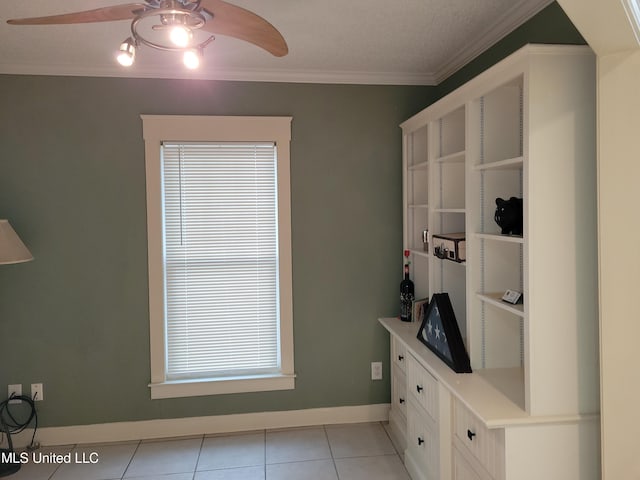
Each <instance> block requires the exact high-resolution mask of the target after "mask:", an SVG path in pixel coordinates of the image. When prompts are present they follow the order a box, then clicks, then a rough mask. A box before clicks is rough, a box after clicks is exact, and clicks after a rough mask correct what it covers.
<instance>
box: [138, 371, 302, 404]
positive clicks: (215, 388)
mask: <svg viewBox="0 0 640 480" xmlns="http://www.w3.org/2000/svg"><path fill="white" fill-rule="evenodd" d="M149 388H150V389H151V399H153V400H156V399H161V398H179V397H198V396H204V395H222V394H227V393H246V392H267V391H273V390H293V389H294V388H295V375H294V374H289V375H287V374H269V375H254V376H253V375H252V376H243V377H230V378H208V379H198V380H175V381H167V382H162V383H151V384H149Z"/></svg>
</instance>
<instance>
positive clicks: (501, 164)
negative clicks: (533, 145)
mask: <svg viewBox="0 0 640 480" xmlns="http://www.w3.org/2000/svg"><path fill="white" fill-rule="evenodd" d="M523 165H524V157H523V156H519V157H515V158H507V159H506V160H498V161H495V162H489V163H484V164H480V165H475V166H474V167H473V168H474V169H475V170H478V171H487V170H520V169H521V168H522V167H523Z"/></svg>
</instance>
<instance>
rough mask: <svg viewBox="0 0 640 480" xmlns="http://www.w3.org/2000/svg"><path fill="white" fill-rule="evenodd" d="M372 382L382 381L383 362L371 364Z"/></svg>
mask: <svg viewBox="0 0 640 480" xmlns="http://www.w3.org/2000/svg"><path fill="white" fill-rule="evenodd" d="M371 380H382V362H371Z"/></svg>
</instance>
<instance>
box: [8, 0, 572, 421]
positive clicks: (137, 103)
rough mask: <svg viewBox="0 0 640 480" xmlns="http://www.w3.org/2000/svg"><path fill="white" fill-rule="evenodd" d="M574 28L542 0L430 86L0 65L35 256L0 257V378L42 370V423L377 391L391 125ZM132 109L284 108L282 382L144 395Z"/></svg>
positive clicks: (391, 200)
mask: <svg viewBox="0 0 640 480" xmlns="http://www.w3.org/2000/svg"><path fill="white" fill-rule="evenodd" d="M576 35H577V32H575V29H574V28H573V26H572V25H571V23H570V22H569V20H568V19H567V17H566V16H565V15H564V13H563V12H562V11H561V10H560V9H559V7H558V6H557V4H555V3H554V4H552V5H551V6H550V7H548V8H547V9H545V10H544V11H543V12H541V13H540V14H539V15H538V16H536V17H535V18H533V19H532V20H530V21H529V22H528V23H527V24H525V25H524V26H523V27H521V28H520V29H518V30H517V31H515V32H514V33H513V34H511V35H509V36H508V37H506V38H505V39H504V40H503V41H502V42H500V43H499V44H497V45H496V46H495V47H493V48H492V49H490V50H489V51H487V53H485V54H483V55H481V56H480V57H479V58H478V59H477V60H475V61H473V62H471V63H470V64H469V66H468V67H465V68H463V69H462V70H461V71H460V72H459V73H456V74H455V75H453V76H452V77H451V79H448V80H447V81H445V82H443V83H442V84H441V85H440V86H439V87H437V88H436V87H393V86H353V85H310V84H298V85H294V84H278V83H273V84H268V83H242V82H207V81H171V80H140V79H104V78H77V77H39V76H10V75H5V76H0V92H2V98H3V102H2V108H1V109H0V144H1V145H2V153H1V154H0V218H8V219H10V221H11V223H12V225H13V226H14V228H15V229H16V230H17V231H18V233H19V234H20V235H21V237H22V238H23V240H24V241H25V243H27V245H28V246H29V247H30V249H31V251H32V252H33V254H34V255H35V257H36V260H35V261H34V262H31V263H27V264H19V265H5V266H0V339H1V342H2V343H1V345H2V348H0V364H1V365H2V368H1V369H0V388H6V387H4V385H7V384H10V383H22V384H23V388H25V389H26V391H27V392H28V388H29V385H30V384H31V383H35V382H42V383H44V390H45V392H44V393H45V400H44V401H43V402H41V403H39V404H38V407H39V414H40V424H41V425H42V426H62V425H80V424H91V423H103V422H116V421H131V420H146V419H155V418H179V417H186V416H200V415H218V414H229V413H245V412H254V411H271V410H289V409H304V408H314V407H326V406H343V405H363V404H375V403H385V402H388V401H389V385H388V383H387V382H372V381H370V380H369V376H370V362H371V361H374V360H382V361H385V371H384V376H385V378H389V370H388V362H387V361H386V360H387V359H388V358H389V347H388V335H387V334H386V333H385V332H384V331H383V329H382V328H381V327H380V326H379V325H378V324H377V322H376V318H377V317H379V316H386V315H394V314H396V313H397V288H398V282H399V280H400V274H401V271H400V270H399V265H400V259H401V248H402V239H401V231H402V228H401V222H402V214H401V169H400V165H401V137H400V130H399V128H398V124H399V123H400V122H402V121H403V120H405V119H406V118H408V117H409V116H411V115H413V114H414V113H416V112H418V111H420V110H421V109H423V108H424V107H426V106H427V105H429V104H430V103H432V102H433V101H434V100H435V99H436V98H437V97H438V96H440V95H443V94H445V93H446V92H447V91H450V90H451V89H453V88H456V87H457V86H458V85H459V84H461V83H463V82H464V81H467V80H468V79H470V78H472V77H473V76H474V75H476V74H477V73H479V72H480V71H482V70H484V69H485V68H487V67H488V66H490V65H492V64H493V63H495V62H496V61H497V60H499V59H501V58H503V57H504V56H506V55H507V54H508V53H511V52H512V51H514V50H516V49H517V48H519V47H520V46H521V45H522V44H524V43H526V42H527V41H534V42H547V43H549V42H557V43H584V42H583V41H582V40H581V37H580V38H578V37H579V35H578V36H577V37H576ZM142 113H146V114H206V115H291V116H293V118H294V120H293V127H292V143H291V164H292V165H291V178H292V230H293V239H292V240H293V282H294V284H293V290H294V291H293V294H294V338H295V353H296V355H295V362H296V372H297V375H298V377H297V382H296V389H295V390H293V391H284V392H270V393H251V394H242V395H221V396H210V397H196V398H188V399H171V400H153V401H152V400H150V398H149V389H148V387H147V384H148V382H149V375H150V373H149V320H148V307H147V259H146V216H145V175H144V145H143V141H142V130H141V121H140V118H139V115H140V114H142ZM0 391H1V390H0Z"/></svg>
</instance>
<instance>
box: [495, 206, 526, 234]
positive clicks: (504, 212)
mask: <svg viewBox="0 0 640 480" xmlns="http://www.w3.org/2000/svg"><path fill="white" fill-rule="evenodd" d="M493 218H494V219H495V221H496V223H497V224H498V226H499V227H500V228H501V229H502V232H501V233H502V234H503V235H509V234H511V235H522V199H521V198H516V197H511V198H510V199H509V200H503V199H502V198H496V213H495V216H494V217H493Z"/></svg>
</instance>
